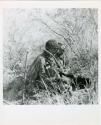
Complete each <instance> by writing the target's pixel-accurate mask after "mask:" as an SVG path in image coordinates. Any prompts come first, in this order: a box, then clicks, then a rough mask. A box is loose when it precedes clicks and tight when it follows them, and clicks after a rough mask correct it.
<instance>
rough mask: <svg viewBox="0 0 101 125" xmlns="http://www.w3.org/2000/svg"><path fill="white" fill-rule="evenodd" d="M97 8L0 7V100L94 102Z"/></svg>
mask: <svg viewBox="0 0 101 125" xmlns="http://www.w3.org/2000/svg"><path fill="white" fill-rule="evenodd" d="M98 88H99V86H98V9H97V8H31V9H30V8H5V9H3V104H4V105H95V104H98Z"/></svg>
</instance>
